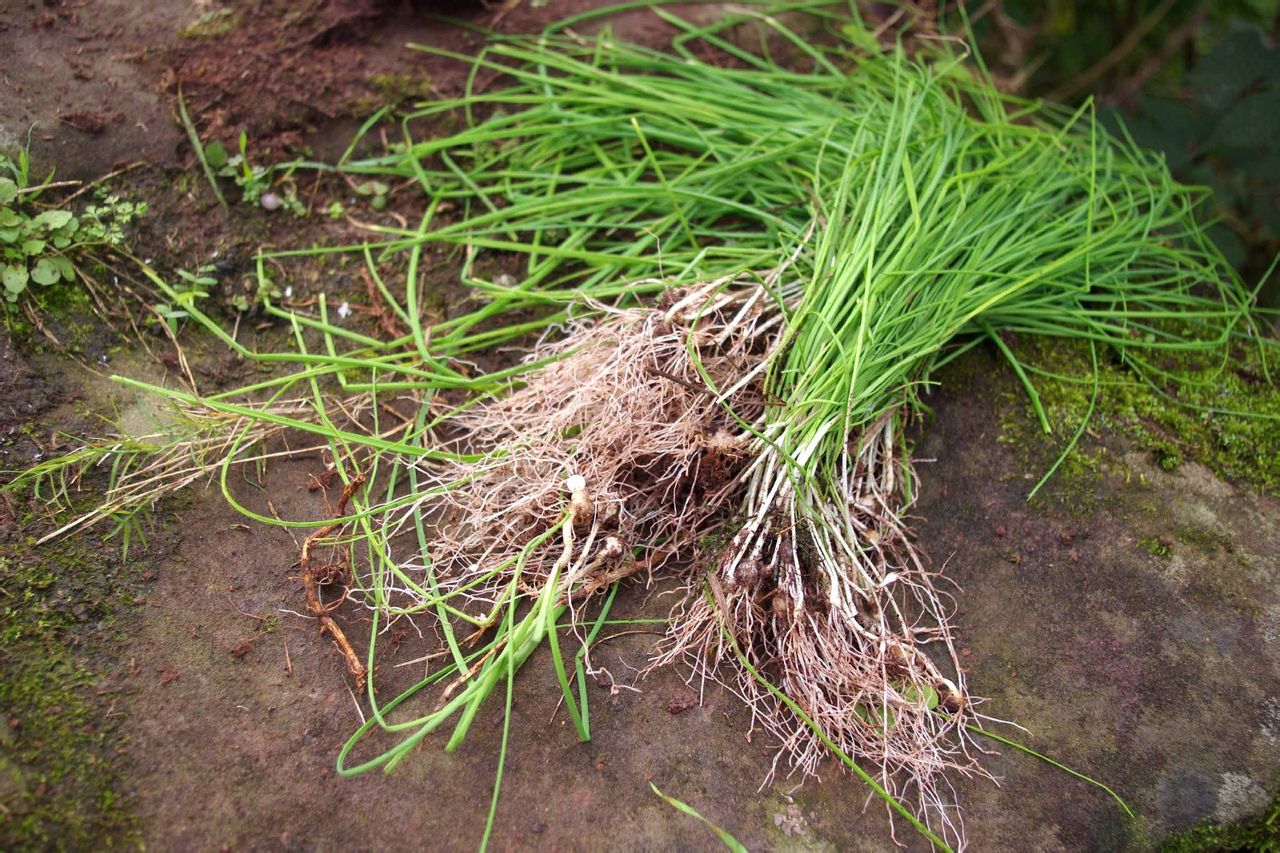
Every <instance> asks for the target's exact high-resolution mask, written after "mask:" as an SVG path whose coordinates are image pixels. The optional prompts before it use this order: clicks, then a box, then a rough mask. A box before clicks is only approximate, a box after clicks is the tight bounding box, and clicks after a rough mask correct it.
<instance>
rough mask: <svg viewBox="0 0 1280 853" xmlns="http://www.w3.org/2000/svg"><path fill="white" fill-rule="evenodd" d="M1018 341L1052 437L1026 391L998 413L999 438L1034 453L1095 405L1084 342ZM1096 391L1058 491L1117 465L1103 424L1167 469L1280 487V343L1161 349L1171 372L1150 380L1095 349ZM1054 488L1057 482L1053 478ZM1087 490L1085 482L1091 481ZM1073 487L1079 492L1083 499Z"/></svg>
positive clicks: (1060, 441)
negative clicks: (1218, 355) (1217, 353)
mask: <svg viewBox="0 0 1280 853" xmlns="http://www.w3.org/2000/svg"><path fill="white" fill-rule="evenodd" d="M1012 349H1013V350H1014V352H1015V353H1016V354H1017V357H1018V358H1019V359H1020V360H1023V361H1024V363H1025V364H1026V365H1027V367H1028V368H1029V375H1030V378H1031V381H1032V383H1033V384H1034V386H1035V389H1036V392H1037V393H1038V394H1039V397H1040V401H1041V404H1042V405H1043V408H1044V412H1045V415H1046V418H1047V419H1048V422H1049V425H1050V427H1051V428H1052V430H1053V434H1052V435H1051V436H1046V435H1044V433H1043V432H1042V431H1041V428H1040V425H1039V423H1038V421H1037V419H1036V417H1035V415H1034V413H1033V410H1032V406H1031V403H1030V402H1029V400H1028V399H1027V397H1026V395H1025V394H1022V395H1021V399H1022V401H1023V402H1022V403H1021V406H1020V407H1019V410H1015V411H1014V412H1012V413H1011V414H1010V415H1009V416H1007V417H1005V418H1003V419H1002V421H1001V431H1002V440H1003V441H1005V442H1007V443H1012V444H1017V445H1020V446H1027V447H1034V448H1043V450H1041V451H1039V452H1037V454H1036V458H1037V459H1044V458H1045V457H1046V456H1047V458H1048V459H1049V460H1050V461H1051V460H1052V459H1053V458H1054V455H1056V454H1057V453H1059V452H1061V450H1062V449H1063V448H1064V447H1066V446H1067V444H1068V442H1069V441H1070V439H1071V436H1072V435H1074V434H1075V432H1076V430H1077V428H1078V427H1079V425H1080V423H1081V422H1082V421H1083V420H1084V418H1085V417H1086V415H1087V413H1088V411H1089V404H1090V401H1091V400H1092V399H1093V395H1094V376H1093V365H1092V358H1091V355H1090V352H1089V347H1088V344H1087V343H1084V342H1080V341H1066V340H1061V339H1056V338H1055V339H1050V338H1037V339H1032V338H1018V339H1017V340H1015V341H1013V342H1012ZM1098 360H1099V364H1098V398H1097V403H1096V407H1095V409H1094V413H1093V417H1092V420H1091V421H1090V424H1089V429H1088V431H1087V432H1086V433H1085V434H1084V435H1083V436H1082V437H1081V439H1080V442H1079V444H1078V445H1077V447H1076V449H1075V450H1074V451H1073V453H1072V454H1071V455H1070V456H1068V458H1067V459H1066V460H1065V461H1064V463H1063V465H1062V467H1061V468H1060V469H1059V472H1058V474H1057V475H1055V479H1056V481H1057V487H1056V491H1057V492H1059V493H1062V492H1063V491H1064V488H1065V490H1066V491H1068V492H1078V491H1080V489H1079V488H1072V487H1073V485H1074V486H1075V487H1079V486H1085V487H1087V485H1088V484H1089V482H1090V480H1091V478H1092V479H1096V476H1097V475H1098V472H1099V471H1100V469H1105V468H1107V467H1111V466H1113V465H1114V460H1115V457H1114V456H1111V455H1109V454H1108V453H1107V448H1106V447H1105V444H1104V442H1101V441H1099V440H1098V439H1099V438H1100V437H1101V434H1102V433H1108V434H1111V435H1116V436H1120V437H1122V438H1124V439H1126V440H1127V441H1128V442H1129V443H1130V444H1131V446H1132V447H1133V448H1136V449H1138V450H1140V451H1142V452H1145V453H1148V454H1150V456H1151V459H1152V462H1153V463H1154V464H1155V465H1157V466H1158V467H1160V468H1161V469H1164V470H1166V471H1173V470H1176V469H1177V468H1178V467H1179V466H1180V465H1181V464H1183V462H1184V461H1194V462H1197V463H1199V464H1201V465H1204V466H1206V467H1207V468H1209V469H1210V470H1212V471H1213V472H1214V473H1215V474H1217V475H1218V476H1220V477H1223V478H1225V479H1228V480H1232V481H1235V482H1240V483H1245V484H1248V485H1250V486H1253V487H1254V488H1257V489H1258V490H1259V491H1262V492H1264V493H1267V494H1272V495H1278V494H1280V387H1278V386H1277V384H1276V381H1275V380H1276V378H1277V377H1280V352H1277V349H1276V348H1274V347H1271V348H1267V349H1263V348H1259V347H1257V346H1248V345H1240V346H1237V347H1235V348H1234V349H1233V351H1232V352H1231V358H1230V361H1229V363H1227V364H1225V365H1224V364H1222V363H1221V362H1220V361H1219V362H1217V363H1208V361H1207V360H1206V357H1205V355H1204V353H1188V354H1185V355H1183V354H1177V353H1161V354H1160V355H1159V356H1156V357H1153V363H1154V364H1155V366H1156V367H1157V369H1159V370H1160V371H1162V372H1163V373H1165V374H1166V376H1165V377H1164V378H1163V379H1162V380H1161V381H1160V382H1159V383H1158V384H1155V385H1153V384H1150V383H1145V382H1143V381H1141V380H1140V379H1138V378H1137V377H1136V376H1135V375H1134V373H1133V371H1131V370H1130V369H1129V368H1128V367H1126V366H1125V365H1123V364H1121V363H1119V362H1118V361H1116V360H1114V359H1112V358H1111V357H1110V355H1109V354H1108V353H1104V352H1102V351H1099V353H1098ZM1046 488H1047V490H1048V491H1051V492H1052V491H1055V486H1054V482H1053V481H1051V482H1050V484H1049V486H1048V487H1046ZM1084 490H1085V491H1088V490H1087V488H1086V489H1084ZM1076 497H1077V496H1076V495H1074V494H1073V495H1072V500H1073V501H1074V500H1075V499H1076Z"/></svg>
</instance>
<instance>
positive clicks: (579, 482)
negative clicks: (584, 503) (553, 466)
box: [564, 474, 587, 492]
mask: <svg viewBox="0 0 1280 853" xmlns="http://www.w3.org/2000/svg"><path fill="white" fill-rule="evenodd" d="M564 487H565V488H566V489H568V490H569V491H571V492H581V491H583V490H585V489H586V488H587V478H586V477H584V476H582V475H581V474H574V475H573V476H572V477H570V478H569V479H567V480H565V481H564Z"/></svg>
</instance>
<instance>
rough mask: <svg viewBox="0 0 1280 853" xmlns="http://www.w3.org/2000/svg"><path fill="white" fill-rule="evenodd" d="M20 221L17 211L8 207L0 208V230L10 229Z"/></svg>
mask: <svg viewBox="0 0 1280 853" xmlns="http://www.w3.org/2000/svg"><path fill="white" fill-rule="evenodd" d="M21 221H22V217H21V216H19V215H18V211H16V210H14V209H13V208H10V207H0V228H12V227H13V226H14V225H17V224H18V223H19V222H21Z"/></svg>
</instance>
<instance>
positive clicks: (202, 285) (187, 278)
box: [152, 264, 218, 335]
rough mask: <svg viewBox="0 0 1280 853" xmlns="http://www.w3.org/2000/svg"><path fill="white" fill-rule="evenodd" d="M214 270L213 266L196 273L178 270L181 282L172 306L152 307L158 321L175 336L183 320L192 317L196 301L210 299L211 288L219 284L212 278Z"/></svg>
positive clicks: (158, 304)
mask: <svg viewBox="0 0 1280 853" xmlns="http://www.w3.org/2000/svg"><path fill="white" fill-rule="evenodd" d="M213 269H214V268H213V266H212V265H210V264H206V265H205V266H202V267H200V268H198V269H197V270H196V271H195V272H189V271H187V270H178V278H179V279H180V282H179V283H178V284H177V285H176V286H175V287H174V288H173V292H174V296H173V301H172V304H170V303H168V302H158V303H156V304H155V305H153V306H152V309H153V310H154V311H155V312H156V315H157V318H158V320H159V321H161V322H163V323H164V324H165V325H167V326H168V327H169V331H170V332H172V333H173V334H175V335H176V334H177V333H178V328H179V326H180V325H181V323H182V320H184V319H186V318H187V317H189V316H190V309H191V308H192V307H194V305H195V303H196V301H197V300H199V299H206V298H208V296H209V288H211V287H213V286H214V285H216V284H217V283H218V282H217V279H215V278H213V276H212V273H213Z"/></svg>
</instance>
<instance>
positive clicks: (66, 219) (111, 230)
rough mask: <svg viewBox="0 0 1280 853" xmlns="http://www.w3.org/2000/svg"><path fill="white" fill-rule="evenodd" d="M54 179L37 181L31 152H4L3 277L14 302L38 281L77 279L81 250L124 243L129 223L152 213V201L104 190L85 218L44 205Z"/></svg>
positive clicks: (0, 208)
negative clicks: (149, 206) (149, 203)
mask: <svg viewBox="0 0 1280 853" xmlns="http://www.w3.org/2000/svg"><path fill="white" fill-rule="evenodd" d="M52 177H53V176H52V174H50V175H49V176H48V177H46V178H45V179H44V180H43V181H40V182H33V181H32V180H31V174H30V162H29V160H28V158H27V152H26V151H20V152H19V153H18V159H17V160H11V159H9V158H8V157H5V156H3V155H0V279H2V280H3V285H4V295H5V299H6V300H7V301H8V302H10V303H16V302H17V301H18V300H19V299H21V298H22V296H23V294H24V293H27V292H28V290H29V289H30V286H31V285H32V284H33V283H34V284H38V285H40V286H42V287H46V286H48V285H52V284H57V283H58V282H60V281H72V280H74V279H75V277H76V259H77V255H78V254H80V253H83V252H87V251H92V250H93V249H96V248H103V247H108V248H109V247H114V246H119V245H122V244H123V243H124V240H125V230H126V228H127V226H128V225H129V223H131V222H132V221H133V220H134V219H136V218H137V217H139V216H142V215H143V214H145V213H146V212H147V204H146V202H133V201H128V200H127V199H123V198H121V197H120V196H117V195H111V194H108V193H107V192H106V190H105V189H101V188H100V189H99V190H98V191H97V192H96V193H95V200H94V202H93V203H91V204H89V205H88V206H87V207H86V208H85V209H84V211H83V212H82V213H81V215H80V216H79V217H77V216H76V215H75V214H74V213H72V212H71V211H70V210H67V209H64V208H61V207H58V206H55V205H45V204H41V203H40V197H41V196H42V195H44V193H45V192H46V191H48V190H49V189H50V187H51V186H52Z"/></svg>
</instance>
